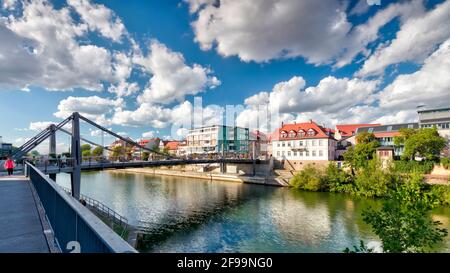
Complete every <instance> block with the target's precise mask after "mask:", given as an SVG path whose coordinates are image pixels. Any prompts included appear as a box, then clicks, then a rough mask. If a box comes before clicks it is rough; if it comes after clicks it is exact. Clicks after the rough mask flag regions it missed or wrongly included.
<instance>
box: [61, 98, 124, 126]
mask: <svg viewBox="0 0 450 273" xmlns="http://www.w3.org/2000/svg"><path fill="white" fill-rule="evenodd" d="M123 106H124V101H123V99H116V100H113V99H106V98H101V97H98V96H90V97H72V96H70V97H68V98H66V99H63V100H61V101H60V102H59V104H58V112H56V113H54V116H55V117H58V118H67V117H68V116H70V115H71V114H72V113H73V112H79V113H80V114H81V115H83V116H85V117H86V118H88V119H92V120H93V121H95V122H97V123H100V124H101V125H107V124H109V122H110V121H109V120H107V119H106V115H108V114H112V113H113V112H114V110H118V109H121V107H123Z"/></svg>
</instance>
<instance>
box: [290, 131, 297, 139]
mask: <svg viewBox="0 0 450 273" xmlns="http://www.w3.org/2000/svg"><path fill="white" fill-rule="evenodd" d="M296 135H297V134H296V133H295V131H290V132H289V137H290V138H294V137H295V136H296Z"/></svg>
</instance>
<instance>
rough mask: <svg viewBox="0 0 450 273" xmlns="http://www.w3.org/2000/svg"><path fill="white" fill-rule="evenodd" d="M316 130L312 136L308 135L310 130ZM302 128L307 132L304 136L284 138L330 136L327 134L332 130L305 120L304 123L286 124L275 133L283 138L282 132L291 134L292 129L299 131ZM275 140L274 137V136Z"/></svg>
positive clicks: (277, 137) (279, 137) (278, 137)
mask: <svg viewBox="0 0 450 273" xmlns="http://www.w3.org/2000/svg"><path fill="white" fill-rule="evenodd" d="M310 129H312V130H314V132H315V135H314V136H310V135H308V134H307V133H308V130H310ZM300 130H303V131H304V132H305V135H304V136H298V135H296V137H294V138H290V137H289V136H288V137H285V138H283V139H297V138H329V137H330V135H329V134H327V132H330V131H329V129H327V128H324V127H322V126H320V125H318V124H317V123H315V122H314V121H311V122H303V123H292V124H284V125H283V126H282V127H281V128H279V129H277V130H276V131H275V132H274V133H276V139H281V133H282V132H283V131H284V132H286V133H287V134H289V132H290V131H295V132H296V133H298V132H299V131H300ZM272 140H274V138H272Z"/></svg>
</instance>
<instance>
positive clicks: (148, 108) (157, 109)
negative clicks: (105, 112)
mask: <svg viewBox="0 0 450 273" xmlns="http://www.w3.org/2000/svg"><path fill="white" fill-rule="evenodd" d="M170 115H171V110H170V109H169V108H163V107H162V106H159V105H152V104H149V103H143V104H141V105H140V106H139V107H138V108H137V109H136V110H134V111H130V110H123V111H122V110H120V111H116V112H115V113H114V116H113V117H112V123H113V124H117V125H123V126H152V127H155V128H164V127H166V126H168V125H169V122H170V120H171V118H170Z"/></svg>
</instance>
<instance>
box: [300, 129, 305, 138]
mask: <svg viewBox="0 0 450 273" xmlns="http://www.w3.org/2000/svg"><path fill="white" fill-rule="evenodd" d="M298 135H299V136H300V137H304V136H305V131H303V129H300V130H299V131H298Z"/></svg>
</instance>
